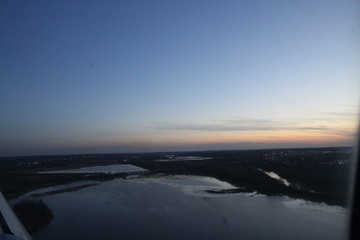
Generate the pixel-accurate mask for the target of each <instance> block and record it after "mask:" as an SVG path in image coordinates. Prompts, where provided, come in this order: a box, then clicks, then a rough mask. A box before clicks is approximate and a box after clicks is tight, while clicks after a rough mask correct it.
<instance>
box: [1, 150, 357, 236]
mask: <svg viewBox="0 0 360 240" xmlns="http://www.w3.org/2000/svg"><path fill="white" fill-rule="evenodd" d="M352 152H353V149H352V148H314V149H279V150H248V151H204V152H174V153H143V154H81V155H67V156H29V157H13V158H0V190H1V191H2V192H3V194H4V195H5V197H6V198H7V199H8V200H10V199H13V198H16V197H18V196H20V195H23V194H25V193H27V192H30V191H32V190H35V189H39V188H44V187H50V186H55V185H60V184H66V183H71V182H77V181H82V180H97V181H106V180H111V179H114V178H123V179H125V180H126V178H127V177H129V175H132V174H133V173H117V174H106V173H81V174H80V173H67V174H64V173H61V174H39V172H41V171H50V170H59V169H60V170H62V169H76V168H81V167H88V166H99V165H110V164H132V165H135V166H138V167H142V168H144V169H146V170H148V171H146V172H142V173H141V175H140V177H147V176H154V175H157V174H167V175H179V174H180V175H200V176H210V177H215V178H217V179H219V180H222V181H226V182H229V183H231V184H232V185H234V186H235V187H236V188H233V189H223V190H221V189H220V190H218V189H217V190H207V192H208V193H211V194H234V193H239V192H257V193H260V194H265V195H268V196H273V195H280V196H289V197H291V198H298V199H304V200H307V201H312V202H318V203H325V204H328V205H336V206H341V207H347V195H348V185H349V181H350V169H351V165H352V164H351V159H352ZM94 184H96V183H91V184H85V185H84V184H83V185H80V186H75V187H69V188H65V189H60V190H55V191H50V192H47V193H45V194H57V193H61V192H68V191H77V190H79V189H81V188H86V187H89V186H92V185H94ZM42 195H43V194H34V195H33V196H35V197H41V196H42ZM13 208H14V211H15V212H16V214H17V215H18V216H19V218H20V219H21V221H22V222H23V223H24V225H25V226H26V228H27V229H28V230H29V231H30V232H34V231H37V230H38V229H39V228H41V227H42V226H44V225H46V224H47V223H49V222H50V221H51V219H52V217H53V215H52V212H51V210H50V209H49V208H48V207H47V206H46V205H45V204H44V202H42V201H41V199H40V200H39V201H37V202H34V201H31V200H30V201H26V200H25V201H20V202H18V203H16V204H15V205H14V206H13Z"/></svg>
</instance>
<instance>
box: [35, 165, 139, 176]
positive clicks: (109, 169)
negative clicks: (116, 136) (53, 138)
mask: <svg viewBox="0 0 360 240" xmlns="http://www.w3.org/2000/svg"><path fill="white" fill-rule="evenodd" d="M142 171H146V170H145V169H143V168H141V167H137V166H134V165H131V164H113V165H105V166H93V167H84V168H80V169H67V170H55V171H44V172H39V173H110V174H114V173H125V172H142Z"/></svg>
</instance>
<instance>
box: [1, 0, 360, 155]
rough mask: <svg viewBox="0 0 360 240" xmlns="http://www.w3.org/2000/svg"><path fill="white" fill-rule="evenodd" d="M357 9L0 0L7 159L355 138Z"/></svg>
mask: <svg viewBox="0 0 360 240" xmlns="http://www.w3.org/2000/svg"><path fill="white" fill-rule="evenodd" d="M359 12H360V11H359V1H356V0H316V1H314V0H297V1H296V0H294V1H290V0H263V1H260V0H251V1H250V0H248V1H247V0H239V1H231V0H228V1H212V0H206V1H194V0H190V1H187V0H182V1H176V0H175V1H150V0H148V1H135V0H131V1H130V0H129V1H120V0H119V1H117V0H112V1H110V0H103V1H95V0H72V1H47V0H46V1H45V0H44V1H40V0H39V1H28V0H23V1H20V0H12V1H8V0H0V112H1V115H0V116H1V117H0V156H20V155H41V154H75V153H110V152H151V151H190V150H222V149H262V148H292V147H328V146H353V145H354V143H355V141H356V136H357V130H358V117H359V100H360V94H359V92H360V91H359V90H360V81H359V79H360V78H359V77H360V72H359V71H360V70H359V69H360V68H359V63H360V49H359V42H360V33H359V30H360V28H359V25H360V24H359V22H360V21H359Z"/></svg>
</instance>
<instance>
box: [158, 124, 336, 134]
mask: <svg viewBox="0 0 360 240" xmlns="http://www.w3.org/2000/svg"><path fill="white" fill-rule="evenodd" d="M275 125H282V126H281V127H277V126H275ZM152 128H154V129H157V130H164V131H166V130H168V131H210V132H211V131H214V132H226V131H243V132H247V131H283V130H298V131H325V130H329V128H328V127H327V126H324V125H321V126H305V127H295V126H284V124H283V123H277V124H276V123H272V124H269V123H267V124H264V122H263V124H256V123H252V124H250V123H247V124H241V125H237V124H226V123H215V124H195V123H193V124H191V123H183V124H182V123H157V124H155V125H154V126H152Z"/></svg>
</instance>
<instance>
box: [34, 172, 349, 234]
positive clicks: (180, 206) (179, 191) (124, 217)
mask: <svg viewBox="0 0 360 240" xmlns="http://www.w3.org/2000/svg"><path fill="white" fill-rule="evenodd" d="M214 188H222V189H229V188H233V186H232V185H230V184H228V183H226V182H222V181H219V180H217V179H214V178H209V177H199V176H172V177H168V176H159V177H153V178H142V179H140V178H139V179H129V180H123V179H116V180H112V181H108V182H103V183H100V184H98V185H95V186H92V187H89V188H84V189H81V190H79V191H75V192H65V193H60V194H54V195H48V196H46V197H43V200H44V201H45V203H47V204H48V206H49V207H50V208H51V209H52V211H53V213H54V216H55V217H54V219H53V221H52V222H51V223H50V224H49V225H47V226H46V227H45V228H43V229H41V230H40V231H39V232H37V233H36V234H35V235H34V238H35V239H38V240H42V239H44V240H45V239H55V240H56V239H344V238H345V230H346V229H345V224H346V210H345V209H343V208H340V207H331V206H327V205H324V204H322V205H319V204H313V203H309V202H305V201H302V200H294V199H290V198H287V197H268V196H264V195H252V197H250V196H249V195H248V194H243V193H238V194H210V193H206V192H205V190H206V189H214Z"/></svg>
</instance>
